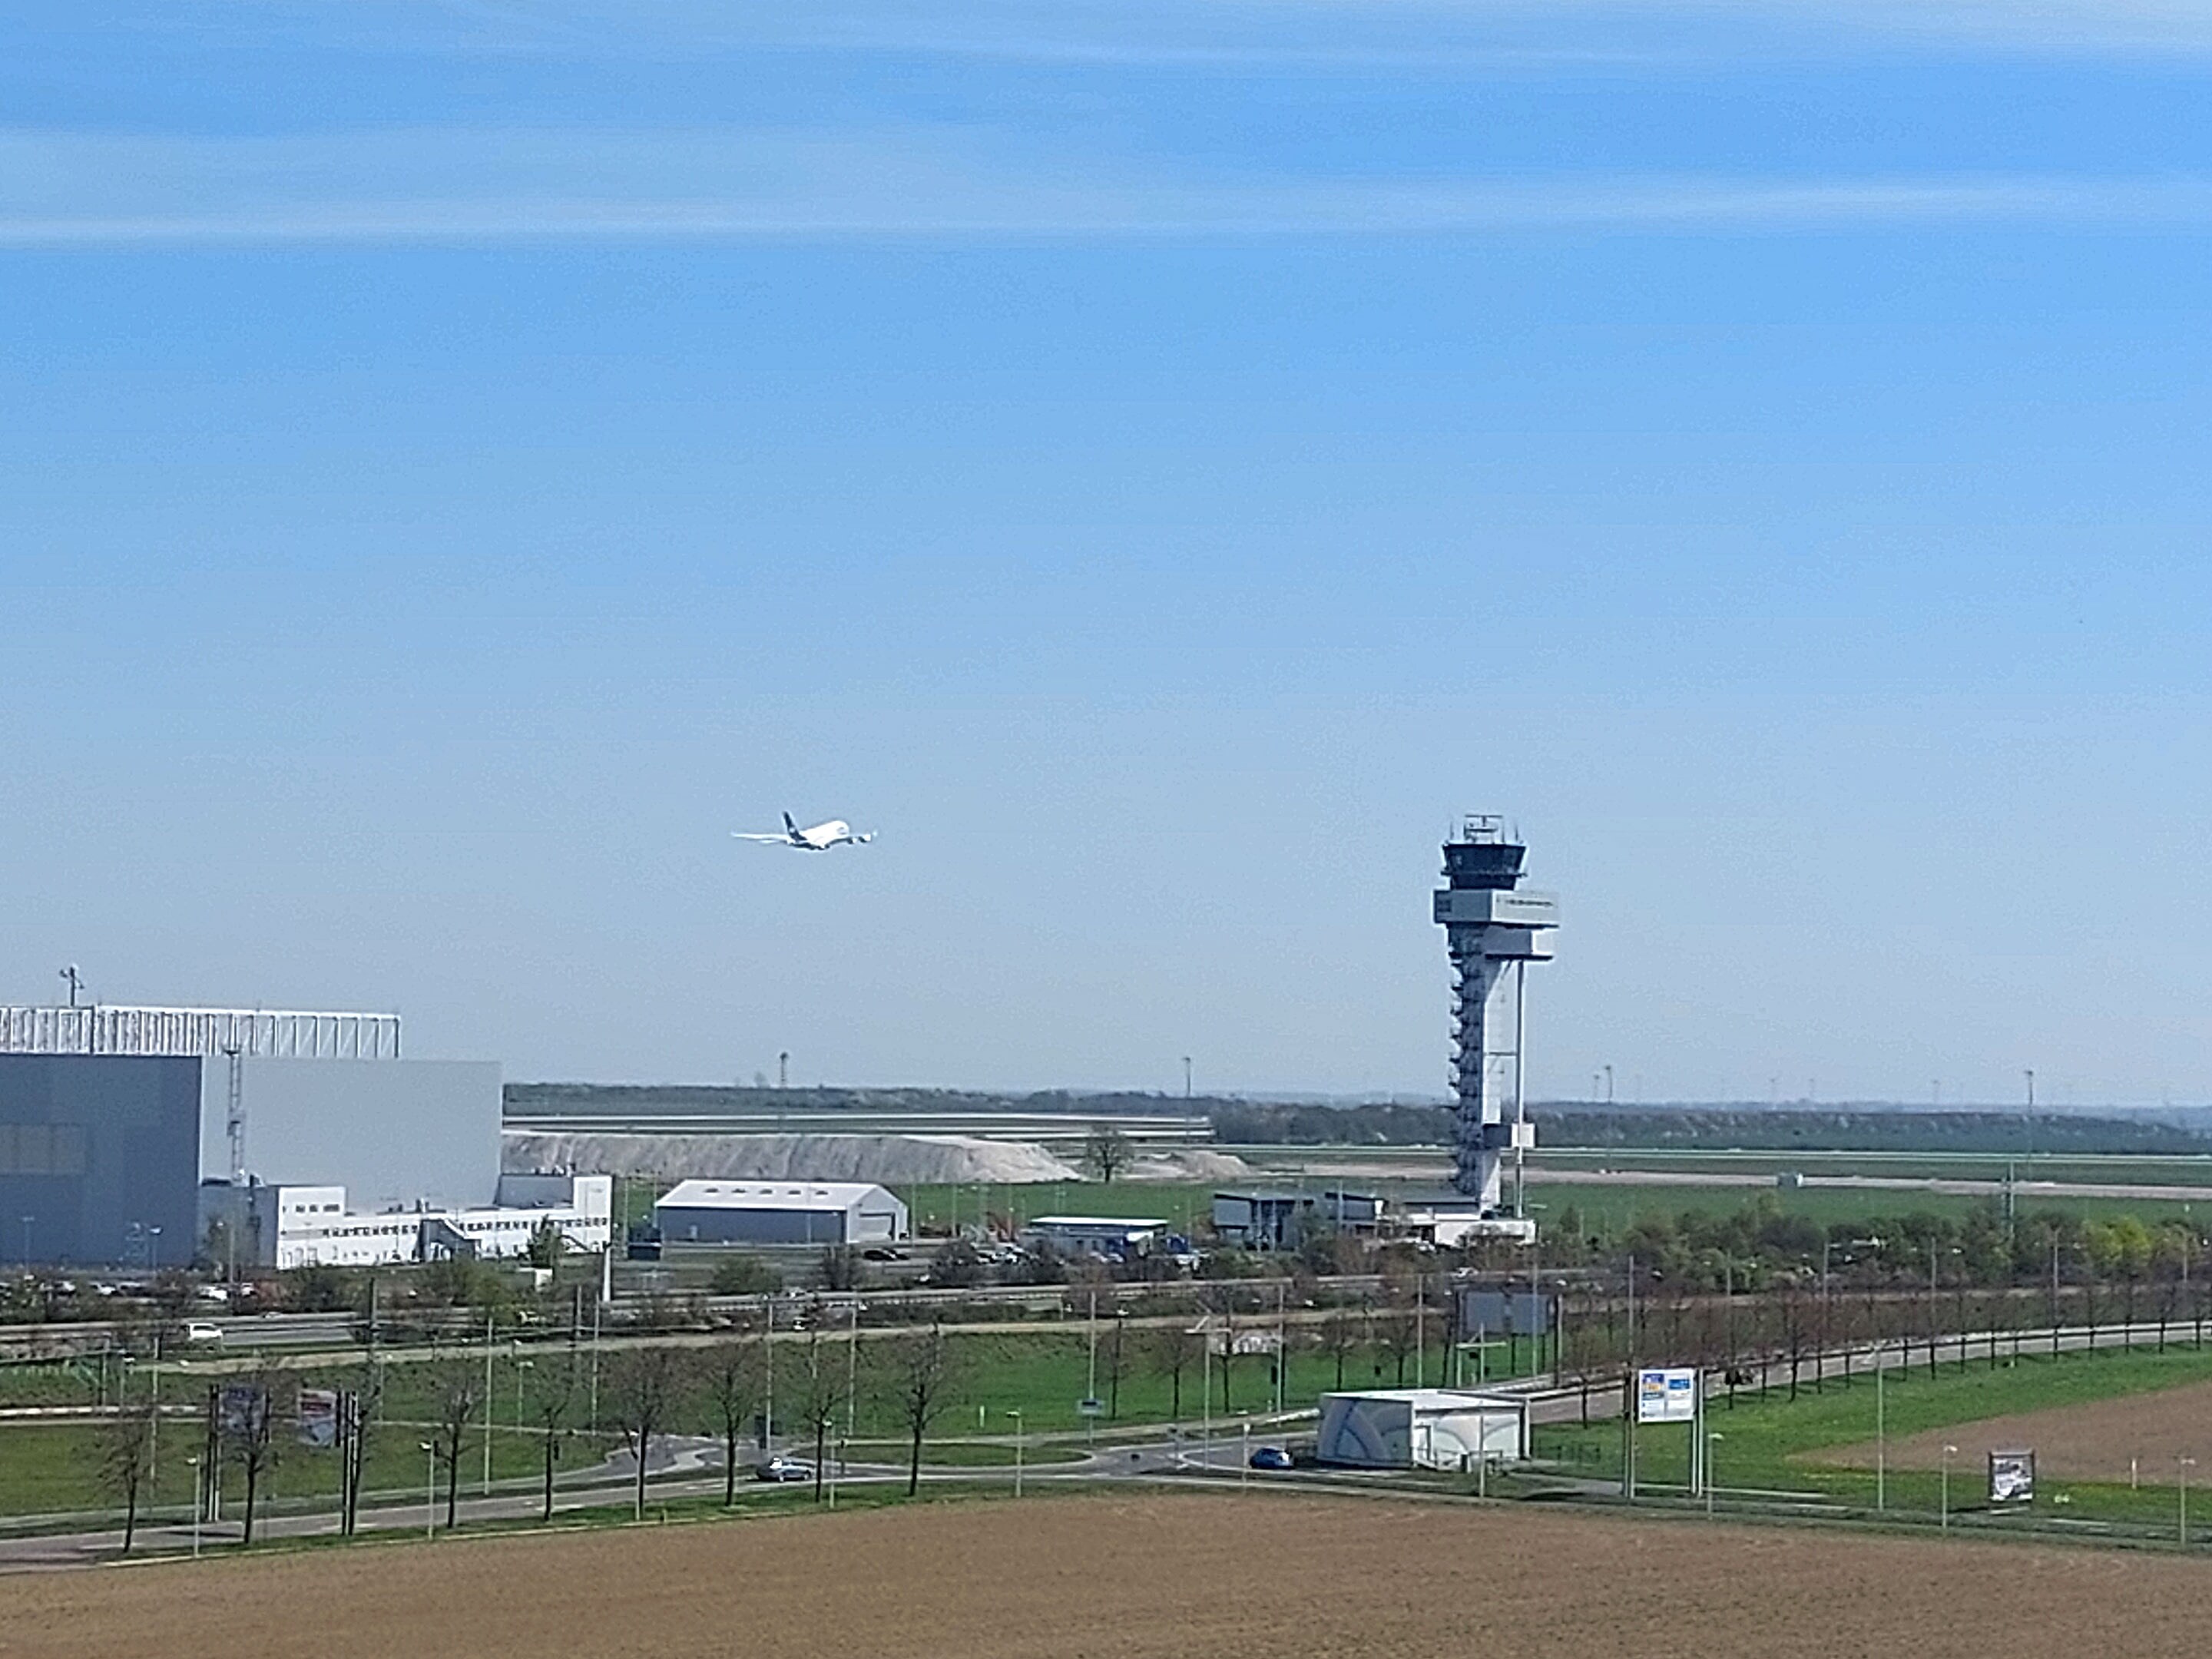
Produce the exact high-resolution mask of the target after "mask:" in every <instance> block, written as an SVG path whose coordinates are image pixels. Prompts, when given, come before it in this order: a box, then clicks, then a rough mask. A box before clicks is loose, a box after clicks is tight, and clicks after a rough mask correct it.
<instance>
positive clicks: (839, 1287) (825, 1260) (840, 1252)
mask: <svg viewBox="0 0 2212 1659" xmlns="http://www.w3.org/2000/svg"><path fill="white" fill-rule="evenodd" d="M866 1277H867V1264H866V1261H865V1260H864V1259H863V1258H862V1256H861V1255H860V1252H859V1251H858V1250H856V1249H854V1248H853V1247H852V1246H851V1245H850V1244H832V1245H829V1247H828V1248H826V1249H824V1250H823V1252H822V1255H821V1257H820V1259H819V1260H818V1261H816V1262H815V1264H814V1279H815V1283H816V1285H817V1286H819V1287H820V1288H821V1289H823V1290H825V1291H857V1290H859V1289H860V1285H861V1281H862V1280H863V1279H866Z"/></svg>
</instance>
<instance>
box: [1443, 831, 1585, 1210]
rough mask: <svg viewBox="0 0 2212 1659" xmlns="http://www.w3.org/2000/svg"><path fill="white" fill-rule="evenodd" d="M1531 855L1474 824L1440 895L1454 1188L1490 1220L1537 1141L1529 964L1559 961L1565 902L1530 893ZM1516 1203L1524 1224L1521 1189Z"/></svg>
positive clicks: (1447, 859) (1454, 851) (1455, 847)
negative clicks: (1530, 1076) (1508, 1180)
mask: <svg viewBox="0 0 2212 1659" xmlns="http://www.w3.org/2000/svg"><path fill="white" fill-rule="evenodd" d="M1527 854H1528V848H1525V847H1523V846H1522V845H1521V844H1520V843H1519V842H1514V841H1510V840H1508V839H1507V838H1506V835H1505V829H1504V821H1503V820H1502V819H1500V818H1498V817H1495V816H1493V815H1491V814H1479V815H1477V816H1474V817H1469V818H1468V819H1466V820H1465V821H1464V822H1463V823H1462V826H1461V829H1460V833H1459V836H1458V837H1457V838H1456V839H1455V840H1452V841H1448V842H1445V843H1444V885H1443V887H1442V888H1441V889H1439V890H1438V891H1437V895H1436V919H1437V921H1438V922H1439V923H1440V924H1441V925H1442V926H1443V929H1444V942H1445V946H1446V948H1447V949H1448V950H1449V951H1450V952H1451V963H1452V981H1453V982H1452V1030H1453V1037H1454V1048H1453V1052H1452V1092H1453V1093H1454V1095H1455V1097H1457V1099H1458V1102H1459V1121H1458V1125H1457V1132H1456V1133H1455V1136H1454V1138H1453V1140H1454V1150H1453V1171H1452V1186H1453V1188H1455V1190H1456V1191H1458V1192H1460V1193H1462V1194H1465V1195H1466V1196H1467V1197H1468V1198H1470V1199H1473V1200H1475V1201H1476V1202H1477V1203H1478V1204H1480V1206H1481V1209H1482V1212H1483V1214H1485V1215H1486V1216H1488V1215H1493V1214H1496V1213H1497V1212H1498V1206H1499V1205H1500V1204H1501V1203H1502V1202H1503V1200H1504V1162H1505V1153H1506V1152H1508V1151H1509V1150H1510V1152H1512V1153H1513V1154H1514V1164H1515V1170H1516V1175H1517V1174H1518V1171H1519V1167H1520V1163H1521V1159H1522V1155H1523V1154H1524V1153H1525V1152H1527V1150H1528V1148H1529V1147H1530V1146H1534V1145H1535V1140H1536V1134H1535V1126H1534V1125H1533V1124H1532V1123H1530V1122H1529V1121H1528V1096H1527V1093H1526V1091H1525V1088H1524V1078H1523V1073H1522V1037H1523V1035H1524V1033H1525V1031H1526V1029H1527V1028H1526V1022H1525V1020H1524V1019H1523V1018H1522V1008H1523V1004H1524V1001H1525V999H1526V995H1527V987H1526V981H1527V975H1528V964H1529V963H1532V962H1549V961H1550V960H1551V959H1552V933H1553V929H1554V928H1556V927H1559V899H1558V898H1557V897H1556V896H1554V895H1553V894H1550V893H1539V892H1531V891H1528V890H1524V889H1522V886H1521V861H1522V859H1523V858H1524V857H1526V856H1527ZM1509 1104H1510V1106H1511V1108H1512V1115H1511V1118H1510V1121H1509V1120H1508V1118H1507V1115H1506V1108H1507V1106H1508V1105H1509ZM1513 1203H1514V1212H1515V1213H1516V1215H1517V1214H1519V1212H1520V1209H1521V1183H1520V1182H1519V1181H1518V1180H1516V1182H1515V1183H1514V1194H1513Z"/></svg>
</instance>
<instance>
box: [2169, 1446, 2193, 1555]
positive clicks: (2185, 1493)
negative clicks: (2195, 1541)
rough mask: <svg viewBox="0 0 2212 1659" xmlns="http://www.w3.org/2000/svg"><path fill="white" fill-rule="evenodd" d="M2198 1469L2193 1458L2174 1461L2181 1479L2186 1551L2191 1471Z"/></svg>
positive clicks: (2182, 1525) (2182, 1538)
mask: <svg viewBox="0 0 2212 1659" xmlns="http://www.w3.org/2000/svg"><path fill="white" fill-rule="evenodd" d="M2196 1467H2197V1460H2196V1459H2195V1458H2193V1457H2178V1458H2176V1459H2175V1460H2174V1472H2175V1473H2176V1474H2179V1476H2180V1477H2181V1479H2180V1482H2179V1486H2180V1493H2181V1547H2182V1548H2184V1549H2187V1548H2188V1547H2189V1471H2190V1470H2191V1469H2192V1468H2196Z"/></svg>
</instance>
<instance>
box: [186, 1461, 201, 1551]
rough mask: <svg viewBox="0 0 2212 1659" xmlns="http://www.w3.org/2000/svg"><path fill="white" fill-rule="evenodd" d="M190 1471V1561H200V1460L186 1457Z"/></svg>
mask: <svg viewBox="0 0 2212 1659" xmlns="http://www.w3.org/2000/svg"><path fill="white" fill-rule="evenodd" d="M185 1462H187V1463H189V1464H190V1465H191V1470H192V1559H193V1560H195V1561H197V1560H198V1559H200V1460H199V1459H198V1458H197V1457H187V1458H186V1459H185Z"/></svg>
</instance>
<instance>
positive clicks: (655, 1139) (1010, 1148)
mask: <svg viewBox="0 0 2212 1659" xmlns="http://www.w3.org/2000/svg"><path fill="white" fill-rule="evenodd" d="M501 1167H502V1168H504V1169H505V1170H507V1173H509V1174H511V1175H516V1174H528V1173H531V1172H533V1171H536V1170H570V1171H572V1172H574V1173H575V1174H577V1175H621V1176H633V1175H650V1176H664V1177H666V1178H669V1179H671V1180H678V1181H682V1180H688V1179H691V1178H694V1177H700V1178H705V1179H709V1180H720V1181H873V1182H882V1183H884V1184H886V1185H901V1186H910V1185H917V1184H925V1183H926V1184H937V1183H950V1182H986V1181H989V1182H1000V1183H1001V1184H1006V1183H1015V1184H1019V1183H1023V1182H1040V1181H1080V1180H1081V1179H1082V1178H1083V1176H1082V1173H1081V1171H1079V1170H1075V1169H1073V1168H1071V1167H1070V1166H1069V1165H1067V1164H1063V1163H1061V1162H1060V1160H1059V1159H1058V1158H1054V1156H1053V1155H1052V1154H1051V1153H1050V1152H1047V1151H1045V1149H1044V1148H1043V1147H1042V1146H1037V1145H1036V1144H1035V1143H1034V1142H1031V1141H1025V1140H979V1139H974V1138H972V1137H970V1136H967V1135H720V1134H699V1135H671V1134H657V1135H656V1134H581V1133H576V1134H562V1133H549V1132H545V1131H540V1130H509V1131H508V1132H507V1133H506V1134H505V1135H504V1136H503V1137H501Z"/></svg>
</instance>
